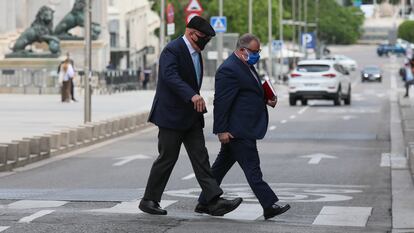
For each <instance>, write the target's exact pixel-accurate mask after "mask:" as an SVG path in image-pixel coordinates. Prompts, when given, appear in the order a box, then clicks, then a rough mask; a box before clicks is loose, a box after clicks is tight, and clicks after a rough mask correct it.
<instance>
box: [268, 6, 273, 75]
mask: <svg viewBox="0 0 414 233" xmlns="http://www.w3.org/2000/svg"><path fill="white" fill-rule="evenodd" d="M267 17H268V22H267V23H268V40H269V43H268V46H267V47H268V50H269V60H268V66H267V73H268V75H269V79H271V78H272V73H273V64H272V0H268V16H267Z"/></svg>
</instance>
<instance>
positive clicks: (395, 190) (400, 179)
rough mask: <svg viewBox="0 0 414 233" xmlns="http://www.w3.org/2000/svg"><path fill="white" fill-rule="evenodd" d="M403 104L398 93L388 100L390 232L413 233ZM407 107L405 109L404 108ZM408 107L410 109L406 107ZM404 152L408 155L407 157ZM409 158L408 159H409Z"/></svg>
mask: <svg viewBox="0 0 414 233" xmlns="http://www.w3.org/2000/svg"><path fill="white" fill-rule="evenodd" d="M403 102H404V101H403V100H402V99H401V98H399V97H398V92H394V93H393V94H392V96H391V101H390V104H391V106H390V107H391V111H390V116H391V119H390V134H391V156H390V159H391V189H392V232H393V233H402V232H414V221H413V219H414V185H413V179H412V173H411V172H410V165H409V161H411V160H412V158H410V157H412V155H411V154H412V152H411V150H407V148H409V147H407V146H406V145H407V138H408V136H409V135H408V134H407V131H406V130H405V129H406V126H407V125H406V124H405V121H404V119H403V118H402V116H404V114H403V111H402V108H403V107H404V104H405V103H403ZM406 107H407V106H406ZM410 107H411V106H410ZM407 152H408V153H407ZM410 155H411V156H410Z"/></svg>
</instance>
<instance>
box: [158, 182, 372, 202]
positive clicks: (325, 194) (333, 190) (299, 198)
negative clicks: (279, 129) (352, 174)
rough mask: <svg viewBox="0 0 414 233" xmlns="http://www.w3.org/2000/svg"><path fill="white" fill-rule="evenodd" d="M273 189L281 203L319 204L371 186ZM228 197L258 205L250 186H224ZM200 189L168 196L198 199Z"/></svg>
mask: <svg viewBox="0 0 414 233" xmlns="http://www.w3.org/2000/svg"><path fill="white" fill-rule="evenodd" d="M269 185H270V187H271V188H274V189H275V190H278V196H279V199H280V202H287V203H293V202H295V203H319V202H338V201H349V200H352V199H353V195H354V194H356V193H362V192H363V189H365V188H367V187H369V186H363V185H327V184H295V183H269ZM221 187H222V188H223V190H224V192H225V194H226V196H227V197H231V198H234V197H242V198H243V201H244V202H243V203H258V200H257V198H256V196H255V195H254V193H253V192H252V190H251V188H250V186H249V185H248V184H222V185H221ZM200 192H201V189H200V188H199V187H194V188H189V189H180V190H168V191H166V192H165V194H167V195H168V196H172V197H180V198H193V199H197V198H198V197H199V195H200Z"/></svg>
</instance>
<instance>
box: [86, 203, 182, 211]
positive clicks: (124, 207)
mask: <svg viewBox="0 0 414 233" xmlns="http://www.w3.org/2000/svg"><path fill="white" fill-rule="evenodd" d="M140 201H141V200H136V201H125V202H121V203H119V204H117V205H115V206H113V207H111V208H104V209H94V210H87V211H90V212H100V213H111V214H140V213H142V211H141V210H140V209H138V205H139V202H140ZM176 202H177V201H169V200H166V201H164V200H162V201H161V203H160V206H161V208H163V209H164V208H167V207H168V206H170V205H172V204H174V203H176Z"/></svg>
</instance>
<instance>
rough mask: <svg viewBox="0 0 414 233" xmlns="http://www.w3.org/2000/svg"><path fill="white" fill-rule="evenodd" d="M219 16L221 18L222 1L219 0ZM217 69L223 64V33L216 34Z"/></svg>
mask: <svg viewBox="0 0 414 233" xmlns="http://www.w3.org/2000/svg"><path fill="white" fill-rule="evenodd" d="M219 16H220V17H221V16H223V0H219ZM217 34H218V35H217V68H218V67H219V66H220V65H221V63H223V33H222V32H218V33H217Z"/></svg>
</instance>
